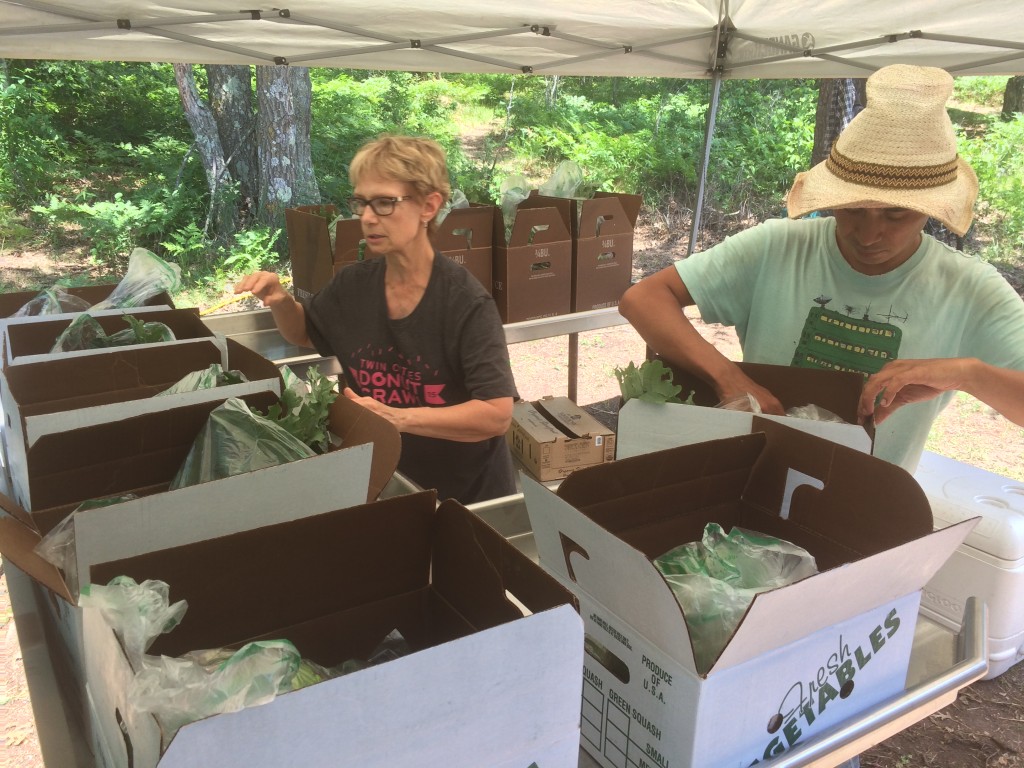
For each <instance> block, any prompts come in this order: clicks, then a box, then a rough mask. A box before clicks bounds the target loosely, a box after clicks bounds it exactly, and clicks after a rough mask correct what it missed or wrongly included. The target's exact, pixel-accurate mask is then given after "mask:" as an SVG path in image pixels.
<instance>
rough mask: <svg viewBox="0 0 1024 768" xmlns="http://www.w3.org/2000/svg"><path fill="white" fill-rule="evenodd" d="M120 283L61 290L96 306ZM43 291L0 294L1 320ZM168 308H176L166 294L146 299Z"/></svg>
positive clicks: (148, 304)
mask: <svg viewBox="0 0 1024 768" xmlns="http://www.w3.org/2000/svg"><path fill="white" fill-rule="evenodd" d="M118 285H119V283H106V284H103V285H82V286H74V287H66V286H64V287H61V290H62V291H64V292H65V293H69V294H71V295H72V296H77V297H78V298H80V299H83V300H84V301H87V302H89V304H90V305H92V304H96V303H98V302H101V301H103V300H104V299H106V298H108V297H109V296H110V294H111V293H113V291H114V289H115V288H116V287H117V286H118ZM40 293H41V291H15V292H13V293H0V318H7V317H10V316H11V315H13V314H14V313H15V312H17V311H18V310H19V309H21V308H22V307H23V306H25V305H26V304H27V303H28V302H30V301H32V299H34V298H35V297H36V296H38V295H39V294H40ZM161 305H162V306H167V307H170V308H172V309H173V308H174V304H173V302H172V301H171V297H170V296H169V295H168V294H167V293H166V292H165V291H161V292H160V293H158V294H156V295H155V296H151V297H149V298H148V299H146V302H145V306H161ZM32 317H35V318H37V319H42V318H44V317H46V315H32Z"/></svg>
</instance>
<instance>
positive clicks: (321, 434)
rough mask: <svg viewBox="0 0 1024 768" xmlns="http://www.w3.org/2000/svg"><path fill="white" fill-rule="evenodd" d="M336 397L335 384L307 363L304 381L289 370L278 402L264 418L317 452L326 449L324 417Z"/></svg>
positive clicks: (325, 417) (325, 420) (269, 409)
mask: <svg viewBox="0 0 1024 768" xmlns="http://www.w3.org/2000/svg"><path fill="white" fill-rule="evenodd" d="M337 398H338V390H337V387H336V383H335V382H334V381H333V380H332V379H329V378H327V377H326V376H324V375H323V374H322V373H321V372H320V369H319V368H317V367H316V366H315V365H311V366H310V367H309V368H307V369H306V383H305V384H303V382H302V381H301V380H299V379H298V378H297V377H295V375H294V374H292V373H291V371H290V370H289V371H288V372H287V374H286V375H285V387H284V391H283V392H282V393H281V403H280V405H272V406H270V407H269V408H268V409H267V418H268V419H270V420H271V421H275V422H277V423H278V424H279V425H280V426H281V427H283V428H284V429H286V430H287V431H288V432H290V433H291V434H292V435H294V436H295V437H297V438H298V439H299V440H301V441H302V442H303V443H305V444H306V445H308V446H309V447H310V448H312V449H313V450H314V451H316V452H317V453H326V452H327V450H328V449H329V448H330V444H331V443H330V434H329V431H328V419H329V416H330V410H331V404H332V403H333V402H334V401H335V400H336V399H337Z"/></svg>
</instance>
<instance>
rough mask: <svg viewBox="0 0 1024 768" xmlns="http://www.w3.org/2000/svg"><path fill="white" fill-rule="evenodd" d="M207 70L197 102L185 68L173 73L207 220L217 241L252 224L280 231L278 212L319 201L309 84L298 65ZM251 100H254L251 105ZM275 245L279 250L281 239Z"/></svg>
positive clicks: (190, 74) (189, 70) (191, 77)
mask: <svg viewBox="0 0 1024 768" xmlns="http://www.w3.org/2000/svg"><path fill="white" fill-rule="evenodd" d="M255 70H256V88H255V99H254V95H253V91H252V74H251V73H252V70H251V69H250V68H249V67H245V66H241V67H239V66H234V67H227V66H220V65H216V66H214V65H211V66H208V67H207V68H206V71H207V74H208V80H209V92H210V93H209V98H208V101H203V99H202V98H201V96H200V95H199V91H198V88H197V86H196V81H195V76H194V72H193V69H192V66H191V65H176V66H175V77H176V79H177V83H178V91H179V94H180V96H181V100H182V105H183V106H184V109H185V113H186V116H187V118H188V123H189V126H190V127H191V128H192V133H193V135H194V136H195V146H196V147H197V149H198V151H199V154H200V157H201V158H202V161H203V168H204V169H205V171H206V178H207V183H208V186H209V191H210V216H209V217H208V225H210V226H212V228H213V231H214V232H215V234H216V236H217V237H218V238H219V239H226V238H227V236H229V235H230V234H232V233H233V232H234V231H236V230H237V229H238V228H239V227H245V226H248V225H250V224H252V223H259V224H261V225H264V226H267V227H271V228H275V229H283V228H284V211H285V209H286V208H291V207H294V206H297V205H305V204H318V203H319V202H320V191H319V187H318V185H317V182H316V178H315V176H314V174H313V162H312V158H311V154H310V150H311V144H310V126H311V122H312V117H311V103H312V86H311V83H310V79H309V70H308V69H307V68H305V67H286V66H258V67H256V68H255ZM254 102H255V103H254ZM278 243H279V247H280V248H282V251H283V249H284V248H285V247H286V243H285V241H284V239H283V238H282V239H281V240H279V241H278Z"/></svg>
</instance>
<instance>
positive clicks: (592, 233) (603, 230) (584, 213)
mask: <svg viewBox="0 0 1024 768" xmlns="http://www.w3.org/2000/svg"><path fill="white" fill-rule="evenodd" d="M635 223H636V217H633V218H632V220H631V219H630V217H629V216H627V214H626V211H625V210H624V209H623V207H622V203H621V202H620V201H619V199H618V198H617V197H615V196H614V195H612V196H608V197H595V198H593V199H591V200H584V201H583V202H582V204H581V205H580V227H579V234H578V236H579V238H580V239H581V240H582V239H583V238H587V239H593V238H599V237H612V236H614V235H631V234H633V226H634V225H635Z"/></svg>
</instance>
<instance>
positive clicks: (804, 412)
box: [786, 403, 849, 424]
mask: <svg viewBox="0 0 1024 768" xmlns="http://www.w3.org/2000/svg"><path fill="white" fill-rule="evenodd" d="M786 415H787V416H795V417H796V418H798V419H811V420H812V421H830V422H833V423H836V424H848V423H849V422H847V421H846V419H844V418H842V417H841V416H837V415H836V414H834V413H832V411H830V410H828V409H827V408H822V407H821V406H819V405H814V403H811V404H810V405H798V406H796V407H794V408H790V409H788V410H787V411H786Z"/></svg>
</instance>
